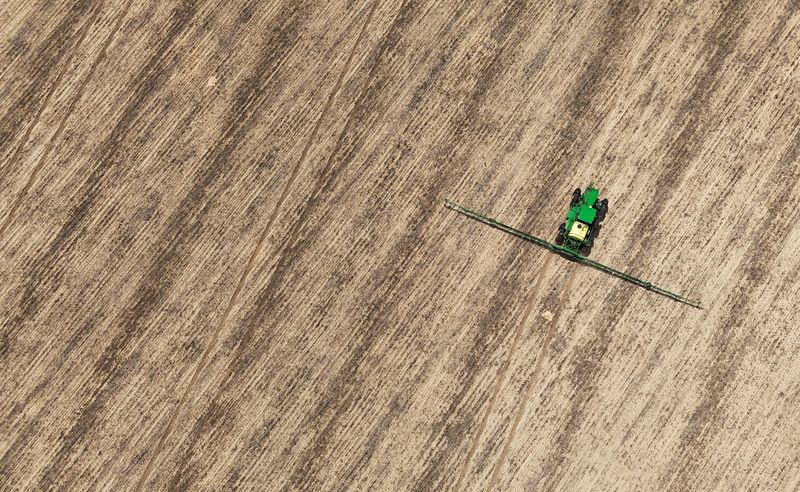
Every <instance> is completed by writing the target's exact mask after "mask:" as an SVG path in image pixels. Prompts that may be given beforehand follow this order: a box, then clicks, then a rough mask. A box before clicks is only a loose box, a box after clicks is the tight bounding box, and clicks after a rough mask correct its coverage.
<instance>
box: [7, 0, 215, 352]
mask: <svg viewBox="0 0 800 492" xmlns="http://www.w3.org/2000/svg"><path fill="white" fill-rule="evenodd" d="M200 1H203V0H200ZM197 2H198V0H185V1H184V2H183V3H182V4H181V5H180V6H179V7H176V8H175V9H174V10H173V15H172V17H171V20H170V22H169V25H168V27H167V29H165V36H164V37H163V38H162V39H161V42H160V43H159V45H158V46H157V47H156V49H155V52H154V53H153V55H151V56H150V58H149V59H148V61H147V63H146V64H145V66H144V69H143V70H142V71H141V72H140V74H139V78H138V80H137V82H136V83H135V84H134V87H135V88H134V89H133V96H132V97H131V98H130V99H128V101H127V104H126V105H125V108H124V109H123V110H122V113H121V116H120V117H119V119H118V120H117V121H116V123H115V124H114V127H113V129H112V131H111V134H110V135H109V137H108V138H106V139H105V141H104V142H103V144H102V145H101V148H100V150H99V152H98V154H97V165H96V166H95V167H94V169H93V170H92V171H91V173H90V176H89V178H88V179H87V180H86V181H85V182H84V183H83V185H82V186H81V188H80V190H78V191H77V195H78V196H81V200H80V202H79V203H78V205H77V206H75V207H74V208H73V209H72V211H71V212H70V213H69V214H68V216H67V220H66V222H65V223H64V224H63V225H62V226H61V228H60V230H59V231H58V232H57V233H56V235H55V237H54V238H53V239H52V241H51V242H50V244H49V245H48V246H47V247H46V251H44V252H43V253H41V254H40V255H39V256H38V257H37V258H35V259H33V260H32V261H31V263H30V269H29V272H28V275H27V276H26V277H27V282H26V283H25V285H24V286H23V289H22V290H23V293H22V296H21V299H20V303H19V306H18V307H17V313H16V314H15V315H13V316H9V317H8V318H6V322H7V326H9V328H7V331H6V333H5V337H7V338H8V339H9V342H8V343H9V345H11V344H13V341H14V332H15V331H16V329H19V328H20V327H21V326H23V325H24V323H25V321H26V320H30V319H32V318H33V315H34V314H35V313H36V312H37V311H38V309H39V306H40V304H41V302H42V299H43V298H44V297H45V296H46V295H47V294H52V293H53V292H55V290H56V289H57V288H58V286H59V285H60V283H61V277H62V275H63V271H62V270H60V269H58V268H57V266H56V265H57V263H58V259H59V258H60V257H63V256H64V255H65V254H67V253H69V252H70V251H71V250H72V249H73V248H74V246H75V244H76V243H77V241H78V240H79V239H80V235H79V234H77V233H78V232H80V227H81V225H82V223H83V222H84V220H85V219H86V217H87V216H88V214H89V212H90V211H91V210H92V208H93V207H94V205H95V203H96V201H97V199H98V198H99V194H100V191H101V186H102V184H103V183H104V182H105V180H106V177H107V175H108V174H109V172H110V171H111V169H114V168H116V167H118V166H115V165H113V164H114V163H115V162H117V161H118V160H120V159H118V157H119V153H120V152H121V151H122V150H123V149H124V148H125V146H124V145H123V141H124V140H125V138H126V136H127V135H128V134H129V133H130V132H131V130H132V127H133V125H134V124H135V122H136V120H137V119H138V118H139V116H140V114H141V111H142V110H143V108H144V105H145V103H146V102H147V101H148V100H149V99H150V98H151V97H152V95H153V94H154V93H155V92H156V89H157V88H158V87H160V86H161V85H162V84H163V82H164V81H165V80H166V78H167V76H168V75H169V74H170V72H171V68H172V67H169V68H168V67H167V66H165V65H164V62H165V55H166V53H167V52H168V51H169V50H170V49H171V48H172V46H173V44H174V43H175V41H176V40H177V38H178V37H179V36H180V35H181V34H183V33H184V31H185V30H186V29H187V28H188V27H189V23H190V21H191V19H192V18H193V17H194V14H195V13H196V11H197V9H198V4H197ZM174 64H175V62H174V61H173V63H172V65H173V66H174ZM110 164H111V165H110ZM62 268H63V267H62ZM48 287H49V290H47V291H45V292H42V291H43V290H44V289H46V288H48ZM9 319H10V322H9ZM15 327H16V328H15Z"/></svg>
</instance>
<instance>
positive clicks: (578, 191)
mask: <svg viewBox="0 0 800 492" xmlns="http://www.w3.org/2000/svg"><path fill="white" fill-rule="evenodd" d="M579 201H581V189H580V188H575V191H573V192H572V200H570V202H569V206H570V207H572V206H574V205H575V204H576V203H578V202H579Z"/></svg>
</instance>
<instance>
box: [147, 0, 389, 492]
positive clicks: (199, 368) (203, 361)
mask: <svg viewBox="0 0 800 492" xmlns="http://www.w3.org/2000/svg"><path fill="white" fill-rule="evenodd" d="M377 7H378V1H377V0H374V1H373V2H372V6H371V7H370V9H369V12H368V13H367V16H366V19H365V21H364V24H363V26H362V28H361V31H360V33H359V35H358V38H357V39H356V41H355V43H354V45H353V49H352V50H351V52H350V54H349V56H348V58H347V60H346V61H345V64H344V68H343V69H342V71H341V73H340V75H339V77H338V78H337V80H336V83H335V85H334V87H333V90H332V91H331V92H330V94H329V96H328V99H327V101H326V103H325V106H324V108H323V110H322V112H321V113H320V116H319V118H317V121H316V123H315V124H314V128H313V129H312V131H311V135H310V136H309V139H308V142H307V143H306V145H305V147H304V148H303V151H302V153H301V155H300V158H299V159H298V161H297V163H296V165H295V166H294V168H293V170H292V173H291V175H290V177H289V180H288V181H287V183H286V186H284V188H283V191H282V193H281V196H280V198H279V199H278V202H277V203H276V205H275V208H274V209H273V211H272V213H271V214H270V216H269V219H268V221H267V225H266V227H265V228H264V231H263V232H262V234H261V236H260V237H259V239H258V241H257V243H256V247H255V248H254V249H253V252H252V254H251V255H250V258H249V260H248V262H247V265H246V266H245V269H244V272H243V274H242V276H241V277H240V279H239V282H238V284H237V286H236V289H235V290H234V292H233V295H232V296H231V298H230V300H229V302H228V305H227V307H226V309H225V311H224V314H223V315H222V317H221V318H220V322H219V323H218V325H217V326H216V327H215V329H214V331H213V332H212V336H211V339H210V340H209V343H208V344H207V345H206V349H205V350H204V352H203V355H202V356H201V358H200V362H199V363H198V364H197V365H196V366H195V371H194V373H193V374H192V378H191V379H190V382H189V384H188V385H187V387H186V390H185V391H184V393H183V395H182V396H181V399H180V400H179V401H178V404H177V405H176V407H175V409H174V410H173V412H172V414H171V416H170V419H169V421H168V423H167V427H166V429H165V431H164V432H163V433H162V434H161V437H160V438H159V441H158V444H157V445H156V450H155V452H154V453H153V456H152V457H151V458H150V460H149V461H148V464H147V467H146V468H145V471H144V473H143V474H142V478H141V479H140V480H139V483H138V485H137V487H136V489H137V490H143V488H144V486H145V484H146V483H147V479H148V478H149V476H150V473H151V471H152V467H153V465H154V463H155V460H156V459H157V458H158V457H159V456H160V455H161V453H162V452H163V449H164V445H165V443H166V439H167V437H168V436H169V435H170V434H171V433H172V431H173V429H174V426H175V422H176V420H177V417H178V416H179V415H180V412H181V410H182V409H183V407H184V406H185V404H186V401H187V400H188V396H189V393H190V392H191V390H192V389H193V388H194V387H195V386H196V385H197V380H198V378H199V376H200V374H202V373H203V371H204V370H205V367H206V365H207V364H208V358H209V356H210V354H211V351H212V349H213V348H214V347H215V346H216V344H217V340H218V339H219V335H220V333H221V332H222V328H223V327H224V326H225V323H226V322H227V320H228V318H229V317H230V314H231V312H232V311H233V306H234V305H235V304H236V300H237V299H238V298H239V295H240V294H241V292H242V290H243V289H244V286H245V284H246V283H247V280H249V277H250V274H251V273H252V270H253V268H254V267H255V263H256V259H257V258H258V256H259V254H260V253H261V251H262V250H263V248H264V245H265V244H266V240H267V237H268V235H269V232H271V231H272V228H273V226H274V224H275V221H276V219H277V217H278V214H279V212H280V210H281V209H282V207H283V205H284V203H285V202H286V199H287V198H288V196H289V191H290V190H291V189H292V188H293V186H294V182H295V181H296V179H297V176H298V174H299V171H300V167H301V165H302V164H303V163H304V162H305V160H306V157H307V155H308V152H309V150H310V149H311V145H312V144H313V143H314V141H315V140H316V139H317V135H318V134H319V131H320V129H321V127H322V122H323V120H324V119H325V117H326V116H327V115H328V113H329V112H330V110H331V107H332V105H333V100H334V99H335V97H336V95H337V94H338V93H339V90H340V89H341V87H342V83H343V81H344V78H345V75H346V74H347V72H348V71H349V69H350V66H351V64H352V61H353V58H354V57H355V53H356V51H357V50H358V47H359V45H360V44H361V41H362V40H363V37H364V35H365V34H366V29H367V26H368V25H369V24H370V22H371V20H372V18H373V16H374V14H375V11H376V10H377ZM179 380H183V377H182V376H181V378H180V379H179ZM186 456H188V454H187V455H186ZM184 466H185V465H184ZM182 469H183V467H182V466H179V467H178V468H177V470H178V472H177V473H176V478H180V479H181V481H182V483H178V484H173V486H177V487H180V488H182V487H187V486H189V484H188V483H183V479H184V477H183V476H182V474H181V470H182Z"/></svg>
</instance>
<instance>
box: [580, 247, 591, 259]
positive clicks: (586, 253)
mask: <svg viewBox="0 0 800 492" xmlns="http://www.w3.org/2000/svg"><path fill="white" fill-rule="evenodd" d="M591 252H592V247H591V246H589V245H588V244H584V245H583V246H581V249H580V254H582V255H583V256H589V254H591Z"/></svg>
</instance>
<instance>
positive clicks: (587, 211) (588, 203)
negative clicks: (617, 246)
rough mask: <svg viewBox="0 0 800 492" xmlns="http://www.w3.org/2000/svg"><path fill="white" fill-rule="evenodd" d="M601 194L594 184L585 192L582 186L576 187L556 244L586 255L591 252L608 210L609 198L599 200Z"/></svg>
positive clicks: (559, 228) (559, 227) (559, 229)
mask: <svg viewBox="0 0 800 492" xmlns="http://www.w3.org/2000/svg"><path fill="white" fill-rule="evenodd" d="M599 195H600V190H598V189H597V188H595V187H593V186H592V185H589V187H588V188H586V192H585V193H583V194H581V189H580V188H575V191H573V192H572V200H571V201H570V204H569V212H568V213H567V221H566V222H565V223H563V224H561V225H560V226H558V235H557V236H556V244H558V245H559V246H564V247H565V248H567V249H568V250H570V251H573V252H575V253H581V254H582V255H584V256H586V255H588V254H589V252H590V251H591V250H592V244H594V239H595V238H596V237H597V235H598V233H599V232H600V222H602V221H603V219H604V218H605V216H606V213H607V212H608V199H606V198H604V199H602V200H598V197H599Z"/></svg>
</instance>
